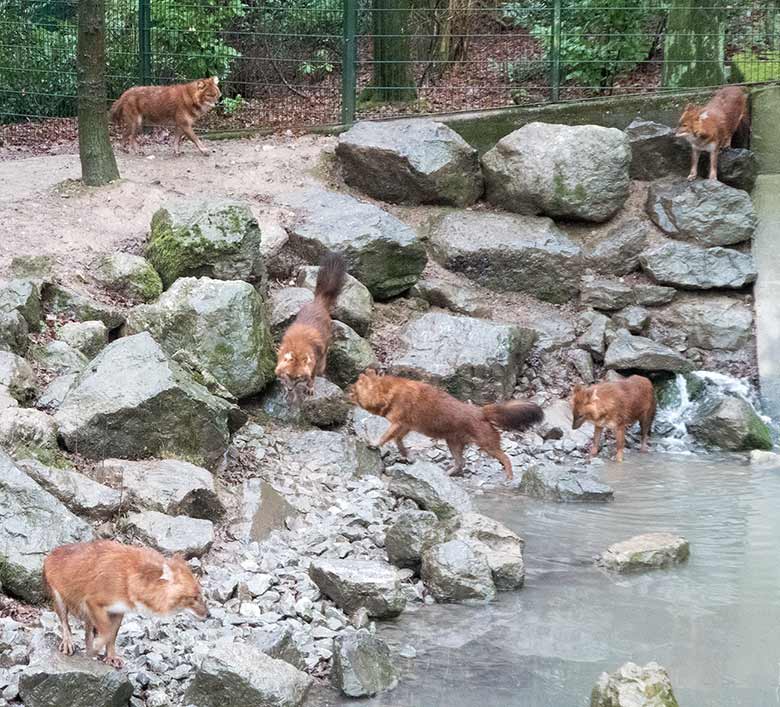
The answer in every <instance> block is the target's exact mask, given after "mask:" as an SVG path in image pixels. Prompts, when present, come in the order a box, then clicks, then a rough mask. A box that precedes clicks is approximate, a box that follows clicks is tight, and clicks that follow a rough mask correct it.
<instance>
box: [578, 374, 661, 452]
mask: <svg viewBox="0 0 780 707" xmlns="http://www.w3.org/2000/svg"><path fill="white" fill-rule="evenodd" d="M572 407H573V413H574V421H573V425H572V426H573V427H574V429H575V430H576V429H577V428H578V427H579V426H580V425H581V424H582V423H583V422H585V421H586V420H587V421H589V422H592V423H593V424H594V425H595V427H596V429H595V431H594V432H593V446H592V448H591V450H590V455H591V457H595V456H596V455H597V454H598V453H599V442H600V440H601V431H602V429H604V428H605V427H606V428H608V429H610V430H612V432H613V433H614V435H615V439H616V440H617V460H618V461H619V462H622V461H623V448H624V447H625V435H626V427H628V426H631V425H633V424H634V423H635V422H637V421H638V422H639V424H640V426H641V429H642V448H641V451H643V452H646V451H647V440H648V437H649V436H650V428H651V427H652V425H653V418H654V417H655V394H654V392H653V384H652V383H651V382H650V381H649V380H648V379H647V378H645V377H644V376H631V377H629V378H626V379H624V380H619V381H612V382H609V383H599V384H598V385H592V386H590V387H587V388H585V387H583V386H580V385H578V386H575V388H574V395H573V399H572Z"/></svg>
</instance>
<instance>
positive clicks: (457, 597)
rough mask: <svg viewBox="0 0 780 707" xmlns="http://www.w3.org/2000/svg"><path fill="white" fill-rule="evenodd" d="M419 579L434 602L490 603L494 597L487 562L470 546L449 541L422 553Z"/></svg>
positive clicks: (490, 573)
mask: <svg viewBox="0 0 780 707" xmlns="http://www.w3.org/2000/svg"><path fill="white" fill-rule="evenodd" d="M420 577H421V578H422V580H423V582H424V583H425V586H426V587H427V588H428V590H429V591H430V592H431V594H432V595H433V596H434V598H435V599H436V601H439V602H442V603H461V602H472V601H490V600H491V599H494V598H495V596H496V587H495V584H494V583H493V574H492V572H491V570H490V565H489V564H488V561H487V559H486V558H485V557H484V556H483V555H482V554H480V553H478V552H477V551H476V550H475V549H474V548H473V546H472V545H471V543H468V542H465V541H463V540H449V541H447V542H445V543H440V544H439V545H433V546H431V547H428V548H426V549H425V550H423V554H422V563H421V565H420Z"/></svg>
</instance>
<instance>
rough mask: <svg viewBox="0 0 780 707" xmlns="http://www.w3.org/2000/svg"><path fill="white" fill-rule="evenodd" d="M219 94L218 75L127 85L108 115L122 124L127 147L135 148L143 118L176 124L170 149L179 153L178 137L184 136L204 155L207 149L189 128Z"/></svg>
mask: <svg viewBox="0 0 780 707" xmlns="http://www.w3.org/2000/svg"><path fill="white" fill-rule="evenodd" d="M221 95H222V93H221V91H220V90H219V78H218V77H216V76H212V77H211V78H208V79H198V80H197V81H191V82H190V83H177V84H173V85H171V86H134V87H133V88H128V89H127V91H125V92H124V93H123V94H122V95H121V96H120V97H119V98H118V99H117V100H116V101H114V105H112V106H111V119H112V120H114V121H116V122H118V123H121V124H122V126H123V128H124V136H125V142H126V148H127V149H130V150H132V151H133V152H136V151H137V150H138V142H137V139H136V138H137V136H138V133H139V132H140V131H141V127H142V126H143V123H144V121H147V122H148V123H151V124H152V125H166V124H175V125H176V137H175V138H174V142H173V150H174V152H175V153H176V154H179V148H180V146H181V139H182V137H184V136H187V137H188V138H189V139H190V140H192V142H193V143H194V145H195V147H197V148H198V150H200V152H201V153H202V154H204V155H207V154H208V150H207V149H206V148H205V147H203V144H202V143H201V141H200V140H199V139H198V136H197V135H196V134H195V132H194V131H193V129H192V126H193V125H194V124H195V121H196V120H198V118H200V117H202V116H204V115H205V114H206V113H208V112H209V111H210V110H211V109H212V108H213V107H214V106H215V105H216V104H217V101H218V100H219V98H220V96H221Z"/></svg>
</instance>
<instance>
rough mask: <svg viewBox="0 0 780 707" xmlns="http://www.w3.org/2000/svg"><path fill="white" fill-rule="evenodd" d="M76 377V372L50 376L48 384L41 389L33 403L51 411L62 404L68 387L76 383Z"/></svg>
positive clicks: (77, 375) (77, 376)
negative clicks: (54, 376)
mask: <svg viewBox="0 0 780 707" xmlns="http://www.w3.org/2000/svg"><path fill="white" fill-rule="evenodd" d="M78 378H79V374H78V373H66V374H65V375H64V376H57V377H56V378H52V380H51V381H50V382H49V385H47V386H46V387H45V388H44V389H43V391H41V394H40V395H39V396H38V399H37V400H36V403H35V404H36V405H37V406H38V407H39V408H42V409H44V410H48V411H50V412H53V411H54V410H56V409H57V408H58V407H59V406H60V405H62V401H63V400H65V396H66V395H67V394H68V392H69V391H70V389H71V388H72V387H73V386H74V385H76V381H77V380H78Z"/></svg>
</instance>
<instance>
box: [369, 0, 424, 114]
mask: <svg viewBox="0 0 780 707" xmlns="http://www.w3.org/2000/svg"><path fill="white" fill-rule="evenodd" d="M412 4H413V2H412V0H374V72H373V74H374V76H373V79H372V81H371V86H370V87H369V88H367V89H366V91H365V92H364V93H363V96H362V98H363V100H369V101H376V102H378V103H398V102H405V101H413V100H414V99H415V98H416V96H417V91H416V89H415V85H414V77H413V76H412V63H411V58H412V53H411V46H410V42H409V37H408V36H406V32H407V22H408V19H409V10H410V9H411V7H412Z"/></svg>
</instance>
